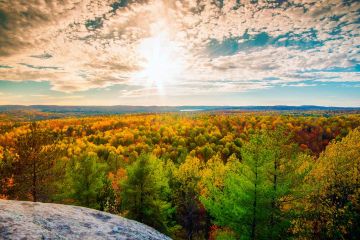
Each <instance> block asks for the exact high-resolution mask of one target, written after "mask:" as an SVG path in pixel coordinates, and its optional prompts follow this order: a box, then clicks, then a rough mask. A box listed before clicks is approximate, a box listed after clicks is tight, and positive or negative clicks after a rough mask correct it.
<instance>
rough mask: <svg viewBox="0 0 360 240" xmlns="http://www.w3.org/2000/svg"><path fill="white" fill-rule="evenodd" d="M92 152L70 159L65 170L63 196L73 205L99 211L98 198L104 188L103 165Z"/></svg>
mask: <svg viewBox="0 0 360 240" xmlns="http://www.w3.org/2000/svg"><path fill="white" fill-rule="evenodd" d="M98 161H99V159H98V157H97V155H96V153H94V152H89V153H85V154H83V155H81V156H79V157H74V158H71V159H70V161H69V163H68V165H67V169H66V182H65V192H64V196H65V197H68V198H70V199H72V200H74V201H75V204H78V205H81V206H86V207H91V208H95V209H99V208H100V207H101V206H100V205H99V203H98V201H97V200H98V197H99V194H100V192H101V190H102V189H103V187H104V182H105V180H106V178H105V169H106V167H105V165H104V164H102V163H99V162H98Z"/></svg>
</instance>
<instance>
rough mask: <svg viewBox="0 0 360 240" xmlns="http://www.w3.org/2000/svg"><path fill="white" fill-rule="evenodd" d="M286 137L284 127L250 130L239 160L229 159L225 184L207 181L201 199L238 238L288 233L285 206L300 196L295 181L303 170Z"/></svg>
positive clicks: (271, 236) (287, 218)
mask: <svg viewBox="0 0 360 240" xmlns="http://www.w3.org/2000/svg"><path fill="white" fill-rule="evenodd" d="M290 138H291V136H286V135H285V134H284V130H282V129H279V130H275V131H271V132H260V133H257V134H255V135H253V136H252V137H251V138H250V141H249V142H247V143H245V144H244V145H243V147H242V150H241V157H242V161H241V163H240V162H239V161H238V160H237V159H236V158H235V156H233V157H231V159H229V161H228V163H227V166H226V173H225V176H224V180H223V183H221V184H219V183H217V181H208V182H207V184H206V186H207V188H208V194H205V195H204V196H203V197H202V198H201V199H202V202H203V203H204V205H205V207H206V209H207V210H208V211H209V212H210V214H211V215H212V216H213V217H214V219H215V223H216V224H218V225H221V226H227V227H230V228H231V229H233V230H234V231H235V232H237V234H238V236H239V237H240V238H241V239H282V238H284V237H286V236H287V235H286V234H287V232H288V228H289V227H290V224H291V220H292V212H290V210H288V209H287V206H288V205H289V204H290V203H291V202H292V201H295V200H296V199H297V197H299V196H301V194H300V191H298V188H297V185H299V184H301V181H302V179H303V177H304V175H305V174H306V172H307V171H306V168H304V167H303V166H301V164H300V161H298V157H297V150H296V149H297V147H296V146H295V145H293V144H291V142H290ZM300 169H305V170H300ZM216 184H217V185H216Z"/></svg>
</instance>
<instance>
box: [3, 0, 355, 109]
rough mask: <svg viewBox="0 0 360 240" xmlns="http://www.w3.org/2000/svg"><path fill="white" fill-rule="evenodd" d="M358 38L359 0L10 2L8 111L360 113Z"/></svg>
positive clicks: (6, 20) (6, 15)
mask: <svg viewBox="0 0 360 240" xmlns="http://www.w3.org/2000/svg"><path fill="white" fill-rule="evenodd" d="M24 12H25V13H26V14H24ZM359 43H360V3H359V2H358V1H349V0H347V1H343V0H334V1H321V0H319V1H315V0H314V1H313V0H292V1H260V0H259V1H236V0H234V1H220V0H214V1H210V0H201V1H190V0H188V1H186V0H184V1H170V0H150V1H124V0H106V1H90V2H89V1H80V2H79V1H75V0H69V1H67V2H66V3H64V4H60V5H59V4H57V1H55V0H54V1H47V2H44V3H41V4H40V3H39V2H38V1H35V0H29V1H27V3H26V4H25V5H24V4H23V3H22V2H21V1H20V0H14V1H11V3H10V2H9V3H7V2H1V3H0V104H26V105H30V104H58V105H121V104H126V105H278V104H281V105H325V106H360V54H359V49H360V45H359Z"/></svg>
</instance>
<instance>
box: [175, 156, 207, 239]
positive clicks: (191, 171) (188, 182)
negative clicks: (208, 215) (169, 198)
mask: <svg viewBox="0 0 360 240" xmlns="http://www.w3.org/2000/svg"><path fill="white" fill-rule="evenodd" d="M203 167H204V163H203V162H202V161H201V160H200V159H198V158H196V157H187V158H186V160H185V162H184V163H182V164H181V165H180V166H179V168H178V169H177V170H176V171H175V173H174V185H173V188H174V194H173V201H174V203H175V206H176V213H177V218H178V221H179V223H180V225H181V226H182V227H183V228H184V229H185V231H186V239H193V236H194V235H195V234H196V233H198V231H199V230H200V229H201V224H202V223H201V221H202V220H203V216H202V212H201V203H200V200H199V193H200V189H199V182H200V179H201V170H202V168H203Z"/></svg>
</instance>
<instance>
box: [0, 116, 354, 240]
mask: <svg viewBox="0 0 360 240" xmlns="http://www.w3.org/2000/svg"><path fill="white" fill-rule="evenodd" d="M0 198H1V199H15V200H28V201H39V202H52V203H62V204H72V205H79V206H84V207H89V208H94V209H98V210H101V211H106V212H110V213H113V214H118V215H121V216H124V217H127V218H130V219H134V220H137V221H140V222H142V223H145V224H147V225H149V226H151V227H153V228H155V229H157V230H159V231H161V232H162V233H165V234H166V235H168V236H170V237H171V238H173V239H194V240H195V239H212V240H215V239H229V240H231V239H253V240H255V239H359V237H360V228H359V226H360V114H358V113H346V112H342V113H332V114H280V113H278V112H265V111H264V112H221V113H217V112H212V113H211V112H203V113H161V114H153V113H151V114H124V115H113V116H92V117H69V118H61V119H51V120H41V121H32V122H14V121H7V120H3V121H1V120H0Z"/></svg>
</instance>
